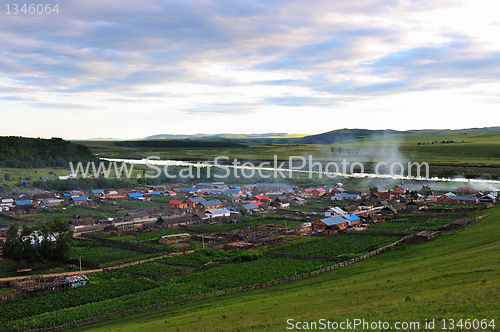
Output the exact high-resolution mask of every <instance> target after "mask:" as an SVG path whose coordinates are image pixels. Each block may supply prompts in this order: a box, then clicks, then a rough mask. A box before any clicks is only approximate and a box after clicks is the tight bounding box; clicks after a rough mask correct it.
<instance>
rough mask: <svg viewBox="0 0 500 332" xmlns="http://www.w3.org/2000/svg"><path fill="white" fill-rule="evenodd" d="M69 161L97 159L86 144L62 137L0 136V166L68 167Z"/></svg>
mask: <svg viewBox="0 0 500 332" xmlns="http://www.w3.org/2000/svg"><path fill="white" fill-rule="evenodd" d="M70 161H71V162H73V163H77V162H79V161H81V162H89V161H97V157H96V156H94V154H93V153H92V151H91V150H90V149H89V148H88V147H87V146H85V145H81V144H75V143H72V142H69V141H65V140H63V139H62V138H55V137H53V138H51V139H43V138H27V137H17V136H0V167H11V168H45V167H64V168H69V162H70Z"/></svg>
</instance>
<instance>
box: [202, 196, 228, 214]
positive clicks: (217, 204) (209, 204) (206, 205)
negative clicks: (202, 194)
mask: <svg viewBox="0 0 500 332" xmlns="http://www.w3.org/2000/svg"><path fill="white" fill-rule="evenodd" d="M223 206H224V204H222V202H221V201H219V200H218V199H216V200H213V201H205V202H199V203H197V204H196V209H197V211H198V212H207V211H208V210H214V209H218V208H221V207H223Z"/></svg>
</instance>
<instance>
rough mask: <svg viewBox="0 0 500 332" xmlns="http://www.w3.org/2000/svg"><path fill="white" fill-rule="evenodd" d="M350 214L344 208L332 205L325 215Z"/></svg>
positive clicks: (340, 215)
mask: <svg viewBox="0 0 500 332" xmlns="http://www.w3.org/2000/svg"><path fill="white" fill-rule="evenodd" d="M346 214H348V213H347V212H346V211H344V210H342V209H341V208H339V207H338V206H334V207H330V208H328V210H326V211H325V217H335V216H339V217H342V216H345V215H346Z"/></svg>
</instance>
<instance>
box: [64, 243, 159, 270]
mask: <svg viewBox="0 0 500 332" xmlns="http://www.w3.org/2000/svg"><path fill="white" fill-rule="evenodd" d="M147 256H151V255H148V254H145V253H142V252H139V251H134V250H130V249H125V248H119V247H105V246H101V245H100V244H97V243H93V242H84V241H77V242H76V245H75V246H74V247H73V248H72V249H71V258H72V259H79V258H80V257H81V258H82V261H85V262H90V263H95V264H102V265H103V266H108V265H117V264H120V263H123V262H128V261H131V260H140V259H143V258H145V257H147Z"/></svg>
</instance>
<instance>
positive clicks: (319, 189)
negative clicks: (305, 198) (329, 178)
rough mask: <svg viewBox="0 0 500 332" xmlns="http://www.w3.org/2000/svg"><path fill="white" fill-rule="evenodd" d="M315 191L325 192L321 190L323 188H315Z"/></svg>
mask: <svg viewBox="0 0 500 332" xmlns="http://www.w3.org/2000/svg"><path fill="white" fill-rule="evenodd" d="M316 190H317V191H319V192H322V191H326V190H325V189H323V188H316Z"/></svg>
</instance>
